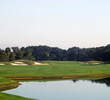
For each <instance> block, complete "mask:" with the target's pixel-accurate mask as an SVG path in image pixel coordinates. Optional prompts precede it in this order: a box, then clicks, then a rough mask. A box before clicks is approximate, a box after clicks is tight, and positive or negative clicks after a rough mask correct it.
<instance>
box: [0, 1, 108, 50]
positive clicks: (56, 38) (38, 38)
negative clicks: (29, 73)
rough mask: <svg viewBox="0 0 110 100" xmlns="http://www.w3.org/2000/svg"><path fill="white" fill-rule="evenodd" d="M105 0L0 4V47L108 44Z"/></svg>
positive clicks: (60, 46) (87, 46)
mask: <svg viewBox="0 0 110 100" xmlns="http://www.w3.org/2000/svg"><path fill="white" fill-rule="evenodd" d="M109 5H110V1H109V0H104V1H103V0H92V1H87V0H77V1H76V0H56V1H51V0H40V1H38V0H10V1H9V0H1V1H0V34H1V36H0V40H1V41H0V47H1V48H6V47H15V46H18V47H22V46H24V47H26V46H28V45H48V46H52V47H59V48H63V49H68V48H70V47H74V46H76V47H81V48H91V47H100V46H105V45H107V44H110V39H109V37H110V28H109V26H110V18H109V17H110V14H109V13H108V12H109V11H110V6H109Z"/></svg>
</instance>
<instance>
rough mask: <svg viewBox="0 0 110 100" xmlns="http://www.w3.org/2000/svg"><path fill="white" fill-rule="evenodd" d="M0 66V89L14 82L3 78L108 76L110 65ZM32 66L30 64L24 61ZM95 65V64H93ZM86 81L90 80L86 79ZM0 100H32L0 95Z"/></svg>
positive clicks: (58, 62)
mask: <svg viewBox="0 0 110 100" xmlns="http://www.w3.org/2000/svg"><path fill="white" fill-rule="evenodd" d="M7 63H8V65H0V87H2V86H6V85H7V84H10V83H16V81H13V80H9V79H6V78H4V77H33V76H69V75H91V76H92V75H94V74H99V75H102V74H109V75H110V64H103V63H100V64H94V62H92V63H91V62H90V63H82V62H75V61H43V63H48V64H49V65H37V66H32V65H29V66H12V65H9V62H7ZM26 63H30V64H32V62H28V61H26ZM95 63H96V62H95ZM87 79H90V78H89V77H87ZM0 100H32V99H28V98H23V97H19V96H15V95H9V94H4V93H0Z"/></svg>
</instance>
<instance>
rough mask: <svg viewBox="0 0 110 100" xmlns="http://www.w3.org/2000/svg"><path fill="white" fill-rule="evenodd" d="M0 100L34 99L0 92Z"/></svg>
mask: <svg viewBox="0 0 110 100" xmlns="http://www.w3.org/2000/svg"><path fill="white" fill-rule="evenodd" d="M0 100H35V99H29V98H24V97H20V96H16V95H10V94H5V93H0Z"/></svg>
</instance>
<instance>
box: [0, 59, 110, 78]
mask: <svg viewBox="0 0 110 100" xmlns="http://www.w3.org/2000/svg"><path fill="white" fill-rule="evenodd" d="M45 63H48V64H49V65H37V66H10V65H3V66H0V76H1V77H11V76H61V75H87V74H110V64H98V65H94V64H84V63H81V62H72V61H45Z"/></svg>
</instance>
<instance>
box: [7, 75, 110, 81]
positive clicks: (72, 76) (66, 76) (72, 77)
mask: <svg viewBox="0 0 110 100" xmlns="http://www.w3.org/2000/svg"><path fill="white" fill-rule="evenodd" d="M105 77H110V74H86V75H65V76H63V75H62V76H14V77H7V78H8V79H12V80H42V79H81V78H105Z"/></svg>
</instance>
